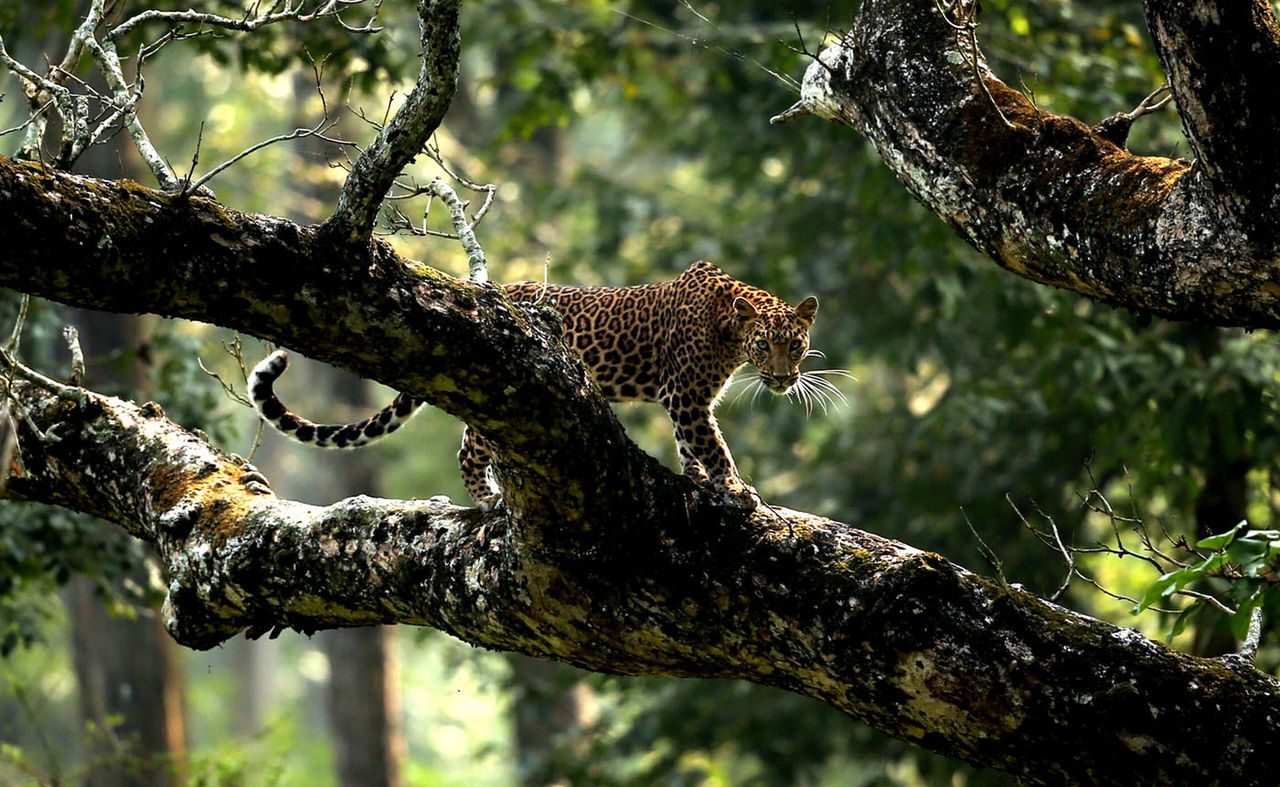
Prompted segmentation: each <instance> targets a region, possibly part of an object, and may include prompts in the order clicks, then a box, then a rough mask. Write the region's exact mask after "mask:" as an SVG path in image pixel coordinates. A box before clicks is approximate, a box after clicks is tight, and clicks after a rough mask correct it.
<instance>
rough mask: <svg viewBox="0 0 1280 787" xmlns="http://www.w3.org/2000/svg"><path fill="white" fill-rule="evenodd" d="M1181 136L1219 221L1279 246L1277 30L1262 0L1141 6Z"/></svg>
mask: <svg viewBox="0 0 1280 787" xmlns="http://www.w3.org/2000/svg"><path fill="white" fill-rule="evenodd" d="M1143 6H1144V9H1145V11H1146V15H1147V25H1148V26H1149V27H1150V29H1151V37H1152V40H1153V41H1154V42H1155V48H1156V53H1157V54H1158V55H1159V56H1160V62H1161V64H1163V65H1164V70H1165V73H1166V74H1168V75H1169V85H1170V87H1171V88H1172V90H1173V95H1174V98H1175V100H1176V101H1177V104H1178V112H1179V114H1180V115H1181V116H1182V128H1183V131H1184V132H1185V133H1186V135H1187V141H1188V142H1190V144H1191V149H1192V150H1193V151H1194V152H1195V155H1196V162H1197V164H1198V165H1199V166H1201V167H1203V168H1204V172H1205V176H1206V177H1207V178H1208V180H1209V182H1210V184H1211V185H1212V194H1213V195H1214V196H1215V197H1216V199H1217V201H1218V203H1219V205H1220V208H1221V210H1222V211H1223V213H1224V215H1226V216H1229V217H1230V218H1231V219H1232V220H1233V222H1234V223H1237V224H1239V226H1240V227H1241V228H1242V229H1243V231H1244V232H1245V234H1247V235H1249V236H1250V237H1253V238H1257V239H1259V240H1264V241H1266V242H1268V243H1269V244H1275V243H1276V242H1277V240H1280V224H1277V222H1276V219H1275V217H1276V215H1277V214H1278V213H1280V148H1277V146H1276V144H1275V140H1276V138H1277V136H1280V93H1278V92H1277V90H1276V74H1277V72H1280V25H1277V23H1276V18H1275V16H1274V15H1273V14H1272V12H1271V7H1270V4H1269V3H1268V2H1267V0H1238V2H1233V3H1222V4H1217V3H1207V4H1195V3H1192V4H1187V3H1183V2H1173V0H1146V1H1145V2H1144V3H1143Z"/></svg>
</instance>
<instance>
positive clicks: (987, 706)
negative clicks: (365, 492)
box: [8, 369, 1280, 784]
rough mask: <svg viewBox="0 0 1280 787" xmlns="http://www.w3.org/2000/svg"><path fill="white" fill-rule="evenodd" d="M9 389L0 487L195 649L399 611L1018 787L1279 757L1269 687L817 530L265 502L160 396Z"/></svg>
mask: <svg viewBox="0 0 1280 787" xmlns="http://www.w3.org/2000/svg"><path fill="white" fill-rule="evenodd" d="M13 391H14V394H15V396H16V400H17V402H18V403H19V405H20V406H21V408H22V409H23V410H24V411H25V412H26V413H28V414H29V415H30V417H31V425H30V426H24V425H23V423H21V422H20V423H19V428H20V430H21V433H20V436H19V442H18V445H19V449H20V453H19V456H18V459H17V461H16V463H15V467H16V468H17V472H16V473H15V475H14V477H13V478H12V479H11V482H10V488H9V491H8V494H10V495H12V496H15V497H18V498H20V499H26V500H35V501H40V502H46V503H55V504H59V505H64V506H68V507H71V508H75V509H78V510H82V511H86V512H89V513H92V514H96V515H98V516H102V517H105V518H108V519H111V520H113V521H115V522H118V523H120V524H121V525H123V526H124V527H125V528H126V529H127V530H129V532H131V533H133V534H134V535H135V536H137V537H139V538H141V539H143V540H145V541H147V542H149V543H151V544H152V545H153V546H155V548H156V550H157V552H158V553H159V556H160V558H161V560H162V562H163V564H164V565H165V567H166V574H167V577H168V582H169V590H168V596H167V600H166V603H165V611H164V620H165V624H166V626H167V627H168V629H169V631H170V632H171V633H172V634H173V636H174V637H175V638H176V639H178V641H179V642H182V643H183V644H186V645H188V646H191V647H198V648H208V647H212V646H214V645H217V644H218V643H220V642H222V641H224V640H226V639H227V638H229V637H231V636H234V635H235V634H236V633H237V632H238V631H240V630H242V629H248V630H249V633H250V634H251V635H259V634H262V633H265V632H268V631H274V630H276V629H279V628H284V627H289V628H295V629H299V630H301V631H305V632H310V631H315V630H318V629H324V628H333V627H343V626H356V625H367V624H372V623H409V624H414V625H427V626H433V627H436V628H439V629H441V630H443V631H447V632H449V633H452V634H454V635H455V636H458V637H460V638H462V639H464V640H466V641H468V642H471V643H473V644H475V645H479V646H483V647H489V648H500V649H504V650H517V651H521V652H525V653H530V654H533V655H539V656H546V657H550V658H555V659H559V660H562V661H566V662H569V663H572V664H576V665H578V666H581V667H585V668H587V669H593V670H599V671H605V672H612V673H621V674H630V675H674V676H704V677H729V678H738V679H744V680H750V681H754V682H757V683H762V684H766V685H771V686H778V687H782V688H786V689H789V690H791V691H795V692H798V693H801V694H805V695H808V696H811V697H815V698H817V699H820V700H822V701H824V702H827V703H829V704H831V705H833V706H835V707H836V708H839V709H840V710H843V711H844V712H846V713H848V714H850V715H851V716H854V717H856V718H859V719H862V720H865V721H867V722H868V723H870V724H872V725H873V726H875V727H877V728H878V729H881V730H883V731H885V732H887V733H888V734H890V735H894V736H896V737H899V738H902V739H904V740H907V741H911V742H915V743H918V744H920V745H923V746H925V747H927V748H930V749H933V750H935V751H939V752H942V753H945V754H948V755H951V756H957V757H961V758H964V759H966V760H969V761H970V762H974V763H977V764H980V765H988V766H993V767H997V768H1000V769H1003V770H1005V771H1008V772H1009V773H1012V774H1015V775H1017V776H1018V777H1020V778H1021V779H1024V780H1026V781H1028V782H1031V783H1123V784H1140V783H1152V784H1168V783H1197V782H1199V783H1204V782H1205V781H1206V780H1209V779H1218V780H1221V781H1224V782H1231V783H1250V780H1251V778H1252V777H1253V776H1256V775H1257V774H1273V773H1274V772H1275V768H1276V767H1277V766H1280V747H1277V746H1276V745H1275V743H1276V741H1275V732H1274V730H1275V727H1274V725H1271V724H1267V723H1265V721H1264V720H1265V719H1266V718H1276V714H1280V686H1278V685H1277V683H1276V681H1274V680H1273V679H1271V678H1270V677H1268V676H1265V675H1263V674H1261V673H1258V672H1257V671H1255V670H1253V669H1252V668H1246V667H1241V668H1233V666H1231V665H1229V664H1228V663H1224V662H1219V661H1215V660H1213V659H1203V658H1196V657H1192V656H1187V655H1184V654H1180V653H1176V652H1173V651H1170V650H1169V649H1167V648H1165V647H1163V646H1160V645H1158V644H1155V643H1153V642H1151V641H1149V640H1147V639H1146V638H1144V637H1142V636H1141V635H1140V634H1138V633H1137V632H1134V631H1130V630H1122V629H1117V628H1115V627H1113V626H1111V625H1109V624H1106V623H1102V622H1100V621H1096V620H1091V619H1088V618H1085V617H1083V616H1080V615H1076V614H1074V613H1071V612H1068V611H1067V610H1064V609H1062V608H1060V607H1057V606H1054V605H1052V604H1048V603H1045V602H1043V601H1040V600H1038V599H1036V598H1034V597H1033V596H1031V595H1030V594H1028V593H1026V592H1025V591H1022V590H1020V589H1017V588H1016V587H1006V586H1003V585H1001V584H998V583H996V582H994V581H992V580H988V579H985V578H982V577H978V576H975V575H973V574H970V573H969V572H967V571H965V570H963V569H961V568H959V567H957V566H954V565H952V564H950V563H948V562H947V561H946V560H944V559H943V558H941V557H940V556H938V555H933V554H929V553H926V552H920V551H918V550H915V549H912V548H910V547H908V546H906V545H904V544H899V543H895V542H892V541H889V540H886V539H883V538H880V537H878V536H875V535H872V534H870V533H864V532H861V531H858V530H855V529H853V528H852V527H849V526H847V525H843V524H841V523H838V522H833V521H831V520H828V519H824V518H822V517H816V516H813V515H810V514H805V513H802V512H796V511H787V510H782V511H781V512H780V513H778V514H774V513H767V512H765V511H763V510H758V511H756V512H755V513H754V514H752V515H751V516H750V517H748V518H742V517H730V518H725V517H723V516H722V515H721V514H722V511H721V510H720V509H717V508H714V507H711V506H702V505H696V504H695V505H690V506H686V505H685V504H684V501H681V500H675V501H668V503H667V504H666V505H665V506H663V507H660V508H655V509H653V510H652V511H650V512H647V515H646V519H647V521H646V526H645V527H631V528H626V527H624V528H620V529H618V528H614V527H612V526H606V524H609V525H611V524H612V523H611V522H609V523H606V522H600V523H598V524H599V525H600V527H597V528H570V529H565V530H555V529H552V528H545V529H543V531H542V533H543V536H544V538H543V539H542V540H540V541H538V542H536V543H533V542H530V541H529V540H528V539H527V538H526V536H527V533H528V531H527V530H526V529H525V528H523V527H521V526H519V525H518V524H517V523H515V522H513V521H512V520H511V519H510V518H509V517H508V516H507V515H506V514H502V513H495V512H491V513H481V512H479V511H474V510H470V509H461V508H458V507H456V506H453V505H451V504H450V503H448V501H446V500H444V499H442V498H433V499H431V500H428V501H426V502H421V501H418V502H405V501H395V500H377V499H370V498H362V497H358V498H352V499H349V500H345V501H342V502H339V503H336V504H334V505H332V506H328V507H323V508H322V507H316V506H308V505H303V504H300V503H296V502H292V501H288V500H281V499H279V498H277V497H275V495H273V494H271V493H270V491H269V490H268V489H266V487H265V485H264V483H263V479H262V478H261V477H260V476H259V475H258V474H257V472H256V471H255V470H254V469H253V468H252V467H251V466H248V465H247V464H246V463H244V462H243V460H237V459H235V458H233V457H227V456H225V455H223V454H220V453H219V452H217V451H215V450H213V449H212V448H210V447H209V446H208V445H206V444H205V443H204V442H203V441H202V440H201V439H200V438H198V437H197V436H195V435H193V434H191V433H189V432H187V431H185V430H183V429H181V428H180V427H178V426H177V425H175V424H173V423H171V422H169V421H168V420H166V419H165V418H164V417H163V414H162V413H161V412H160V410H159V408H158V407H156V406H155V405H144V406H142V407H138V406H136V405H133V404H130V403H128V402H123V401H121V400H118V399H114V398H111V397H105V396H100V395H98V394H94V393H91V392H89V391H86V390H84V389H80V388H72V387H69V386H63V385H60V384H58V383H54V382H53V381H50V380H46V379H44V378H41V377H40V376H38V375H35V374H33V373H30V372H28V371H26V370H21V369H18V370H17V373H16V375H15V380H14V383H13ZM525 423H526V425H527V423H528V422H525ZM544 493H546V494H555V490H544ZM788 531H791V532H793V533H794V535H788ZM1215 708H1216V709H1229V710H1228V711H1227V712H1221V711H1211V710H1209V709H1215ZM1099 729H1107V730H1113V731H1115V734H1114V735H1105V736H1099V735H1098V734H1097V731H1098V730H1099ZM1224 751H1230V752H1233V755H1232V756H1231V757H1223V756H1222V752H1224Z"/></svg>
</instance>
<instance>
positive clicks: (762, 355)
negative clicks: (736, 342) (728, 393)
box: [733, 295, 818, 394]
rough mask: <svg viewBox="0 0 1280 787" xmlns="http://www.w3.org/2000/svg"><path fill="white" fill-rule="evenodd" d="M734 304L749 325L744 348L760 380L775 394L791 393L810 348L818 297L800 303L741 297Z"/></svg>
mask: <svg viewBox="0 0 1280 787" xmlns="http://www.w3.org/2000/svg"><path fill="white" fill-rule="evenodd" d="M733 308H734V310H735V311H736V312H737V316H738V319H739V320H740V321H741V324H742V325H743V327H744V328H745V331H744V332H743V344H742V349H743V352H744V353H745V354H746V356H747V360H748V361H749V362H750V363H751V364H752V365H753V366H755V367H756V369H757V370H758V371H759V372H760V382H762V383H763V384H764V386H765V387H766V388H768V389H769V390H770V391H772V392H773V393H775V394H785V393H787V391H789V390H791V387H792V386H793V385H795V384H796V381H797V380H799V379H800V362H801V361H803V360H804V359H805V358H806V357H807V354H808V352H809V329H810V328H811V327H813V318H814V316H815V315H816V314H817V313H818V299H817V298H815V297H813V296H812V295H810V296H809V297H808V298H805V299H804V300H803V301H800V303H799V304H797V305H796V306H790V305H788V304H786V303H783V302H782V301H777V302H776V303H770V304H762V305H760V306H757V305H756V304H753V303H752V302H751V301H749V300H747V299H746V298H741V297H739V298H735V299H734V301H733Z"/></svg>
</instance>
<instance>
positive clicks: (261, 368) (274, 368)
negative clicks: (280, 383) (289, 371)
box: [249, 350, 289, 402]
mask: <svg viewBox="0 0 1280 787" xmlns="http://www.w3.org/2000/svg"><path fill="white" fill-rule="evenodd" d="M288 365H289V354H288V353H286V352H285V351H284V350H276V351H275V352H273V353H271V354H270V355H268V356H267V357H266V358H263V359H262V360H261V361H259V362H258V365H257V366H255V367H253V372H252V373H251V374H250V375H249V395H250V396H252V397H253V401H255V402H264V401H266V400H267V399H270V398H272V396H273V393H272V390H271V384H272V383H273V382H275V380H276V378H277V377H279V376H280V375H281V374H283V373H284V370H285V368H286V367H287V366H288Z"/></svg>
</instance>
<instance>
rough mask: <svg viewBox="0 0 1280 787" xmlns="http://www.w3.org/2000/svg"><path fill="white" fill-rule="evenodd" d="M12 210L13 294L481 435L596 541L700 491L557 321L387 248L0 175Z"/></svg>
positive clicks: (51, 176)
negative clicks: (313, 361)
mask: <svg viewBox="0 0 1280 787" xmlns="http://www.w3.org/2000/svg"><path fill="white" fill-rule="evenodd" d="M0 211H2V212H3V218H0V248H4V249H5V250H6V252H5V254H3V255H0V286H10V287H14V288H16V289H19V290H22V291H23V292H29V293H31V294H34V295H41V296H44V297H48V298H53V299H55V300H59V301H61V302H63V303H68V304H71V305H75V306H82V307H86V308H97V309H105V310H110V311H120V312H151V313H155V314H160V315H164V316H168V317H186V318H188V319H193V320H200V321H204V322H212V323H216V324H219V325H222V326H225V327H228V328H233V329H236V330H239V331H243V332H245V333H249V334H252V335H255V336H258V337H261V338H264V339H268V340H270V341H273V342H276V343H278V344H281V345H285V346H288V347H292V348H296V349H299V350H301V351H303V352H304V353H305V354H307V355H310V356H311V357H314V358H317V359H318V360H322V361H326V362H328V363H332V364H334V365H336V366H341V367H343V368H346V369H350V370H352V371H354V372H357V373H359V374H362V375H365V376H368V377H373V378H375V379H377V380H379V381H381V382H383V383H386V384H388V385H391V386H393V387H395V388H397V389H398V390H401V391H405V392H408V393H411V394H413V395H415V396H418V397H420V398H422V399H424V400H425V401H427V402H429V403H431V404H433V405H435V406H437V407H439V408H441V409H442V410H444V411H446V412H448V413H450V414H452V415H454V416H456V417H458V418H460V419H462V420H463V421H466V422H467V423H468V424H470V425H472V426H474V427H476V428H477V429H479V430H480V431H481V432H482V433H483V434H484V435H485V437H486V438H487V440H488V441H489V442H490V443H491V444H492V447H493V449H494V451H495V454H496V456H497V464H498V467H499V469H498V472H499V481H500V485H501V486H502V487H503V489H504V493H505V495H506V499H507V502H508V504H509V505H511V506H512V507H513V509H514V510H516V511H517V512H526V511H532V510H534V509H536V510H539V511H541V512H542V513H543V514H545V515H546V518H547V519H550V518H557V517H558V518H559V519H560V522H559V524H558V525H557V526H558V527H573V526H588V525H589V523H592V522H603V521H609V520H608V519H607V518H605V519H601V518H598V517H596V516H594V515H593V514H592V513H591V512H592V511H593V509H594V508H595V506H596V503H597V501H602V500H607V499H615V498H617V496H618V494H619V492H618V491H617V490H628V489H629V490H632V491H631V492H630V493H626V492H624V493H623V494H624V495H625V494H631V495H632V498H631V500H630V505H631V506H633V507H634V508H635V509H636V510H637V511H644V510H647V509H648V508H649V507H650V506H651V505H652V501H651V500H650V499H649V498H648V496H649V495H651V494H662V495H677V496H678V495H680V494H683V492H682V491H681V490H683V489H686V487H685V485H684V484H683V483H682V482H681V480H680V479H679V478H678V477H676V476H674V475H672V474H670V473H668V472H666V471H659V470H658V469H657V467H658V466H657V464H656V462H654V460H653V459H651V458H650V457H648V456H646V455H645V454H644V453H643V452H641V451H640V450H639V449H638V448H636V447H635V446H634V445H633V444H631V443H630V441H628V440H627V439H626V438H625V435H624V433H623V431H622V427H621V425H620V424H618V422H617V419H616V418H615V417H614V416H613V413H612V411H611V410H610V409H609V406H608V404H607V403H606V402H604V401H603V400H602V399H601V398H600V397H599V396H598V395H595V393H594V389H593V387H592V386H591V384H590V382H589V379H588V377H587V373H586V370H585V369H584V368H583V367H582V365H581V363H580V362H579V361H578V359H577V358H576V357H575V356H573V355H572V353H571V352H570V351H569V350H568V349H567V348H565V347H564V345H563V344H562V342H560V340H559V338H558V334H557V332H556V329H555V328H554V323H555V320H554V318H553V317H552V316H551V314H552V313H551V312H549V311H546V310H539V309H532V310H529V311H526V310H524V309H519V308H515V307H513V306H512V304H511V303H510V301H508V300H507V297H506V295H505V294H504V293H503V292H502V290H501V289H500V288H498V287H495V286H492V285H481V284H476V283H471V282H466V281H462V280H458V279H454V278H452V277H450V276H446V275H444V274H442V273H439V272H437V271H434V270H431V269H430V268H427V267H426V266H424V265H422V264H421V263H419V262H415V261H413V260H406V259H402V258H400V257H399V256H397V255H396V254H395V252H394V251H393V250H392V249H391V247H390V246H389V245H388V244H386V243H385V242H382V241H378V240H373V241H366V243H365V245H364V247H362V248H360V249H357V250H350V249H349V247H347V246H341V247H338V246H335V245H333V244H331V243H327V242H325V241H324V240H323V239H322V238H321V234H320V233H319V232H318V230H317V228H315V227H302V226H299V225H297V224H294V223H292V222H289V221H286V220H283V219H279V218H275V217H271V216H263V215H256V214H248V213H239V212H236V211H233V210H230V209H228V208H225V207H223V206H222V205H219V204H218V203H216V202H214V201H212V200H209V199H205V198H201V197H194V196H192V197H183V196H180V195H169V194H164V193H161V192H157V191H152V190H150V189H146V188H143V187H141V186H138V185H136V184H133V183H129V182H127V181H120V182H109V181H101V180H94V179H91V178H84V177H79V176H75V175H69V174H64V173H59V172H56V171H52V170H48V169H45V168H43V167H41V166H39V165H36V164H27V163H22V162H15V161H12V160H9V159H4V158H0ZM33 239H39V242H38V243H37V242H33ZM353 259H361V260H362V262H363V264H362V265H354V264H353V263H352V260H353ZM549 326H551V327H549ZM641 475H646V476H654V477H659V478H663V479H665V480H664V481H662V482H661V483H659V484H658V485H657V486H654V485H652V484H649V485H646V484H641V483H638V478H639V477H640V476H641ZM548 489H554V490H557V494H556V495H547V494H546V490H548ZM609 490H614V491H612V492H610V491H609ZM655 490H656V491H655ZM548 506H550V507H551V509H550V510H548V509H547V507H548ZM596 513H600V512H596ZM539 521H541V520H539Z"/></svg>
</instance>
